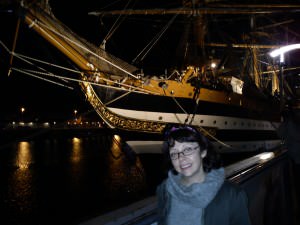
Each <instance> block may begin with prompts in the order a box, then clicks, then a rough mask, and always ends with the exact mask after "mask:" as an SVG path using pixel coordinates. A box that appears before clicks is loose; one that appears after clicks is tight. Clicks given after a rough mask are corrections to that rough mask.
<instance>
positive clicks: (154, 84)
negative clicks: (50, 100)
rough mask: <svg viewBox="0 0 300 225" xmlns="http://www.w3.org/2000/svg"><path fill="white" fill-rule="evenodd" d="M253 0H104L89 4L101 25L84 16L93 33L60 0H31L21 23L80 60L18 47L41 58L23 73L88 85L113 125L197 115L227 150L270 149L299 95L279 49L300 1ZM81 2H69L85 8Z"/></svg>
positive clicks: (146, 128)
mask: <svg viewBox="0 0 300 225" xmlns="http://www.w3.org/2000/svg"><path fill="white" fill-rule="evenodd" d="M91 2H93V1H91ZM105 2H106V3H107V5H104V4H105ZM237 2H238V1H237ZM253 2H254V1H249V2H247V3H246V2H245V1H242V3H230V2H229V1H216V0H202V1H200V0H195V1H185V0H183V1H162V2H159V3H157V4H155V2H152V1H135V2H134V3H133V2H132V1H125V2H122V1H121V2H120V1H119V2H116V3H113V2H111V1H103V2H102V3H96V2H95V1H94V2H93V4H91V5H89V8H87V9H86V11H85V13H86V16H88V18H89V19H88V21H92V20H94V23H93V24H97V27H91V24H90V23H87V21H85V20H82V21H81V23H80V24H77V25H78V26H81V27H85V29H87V28H88V29H93V30H97V32H96V34H97V35H93V36H92V35H90V34H89V35H83V34H85V33H84V31H83V30H82V31H81V32H78V31H79V30H80V29H77V31H76V32H75V31H74V30H76V29H74V28H73V29H71V28H70V26H67V25H66V24H67V23H65V24H64V23H63V22H62V19H58V18H59V17H58V16H56V12H59V7H62V8H64V7H63V6H59V1H54V5H52V2H51V1H41V2H39V1H22V2H20V5H19V6H18V7H17V8H18V10H17V15H18V17H19V18H20V21H21V23H22V22H23V23H22V24H27V29H28V30H32V31H33V32H36V33H37V34H39V35H40V36H41V37H43V38H44V39H45V40H46V42H48V43H50V44H51V46H53V47H55V48H56V49H57V50H58V52H60V53H62V54H63V55H64V56H65V58H66V60H68V61H71V62H72V65H73V67H72V68H70V67H69V68H66V67H62V66H60V65H56V64H54V63H53V62H51V61H49V62H46V61H42V60H39V59H35V58H32V57H25V56H24V55H22V54H18V53H17V48H16V49H14V48H13V49H12V50H11V51H10V52H11V53H13V54H12V55H13V56H14V58H16V57H17V58H18V59H22V60H23V61H25V62H28V64H31V65H32V64H33V63H32V62H34V65H37V64H39V66H36V67H35V69H32V70H22V69H18V70H17V71H16V72H19V73H27V74H28V73H30V74H32V75H33V76H35V77H38V78H40V79H43V80H47V81H51V80H54V79H55V80H56V81H55V83H59V82H64V81H68V82H73V83H75V84H76V85H79V86H80V88H81V91H82V93H83V94H84V96H85V98H86V101H88V102H89V104H90V105H91V106H92V107H93V109H94V110H95V112H96V113H97V115H99V117H100V118H101V119H102V120H103V121H104V123H105V124H106V126H107V127H109V128H111V129H117V130H121V131H128V132H139V133H144V134H161V133H162V132H163V130H164V128H165V126H166V125H167V124H168V123H176V124H188V125H193V126H196V127H197V128H198V129H199V130H201V131H202V132H203V133H204V134H205V135H207V136H208V137H209V138H210V139H211V140H212V141H213V143H214V144H215V145H216V147H217V148H218V149H219V150H220V151H224V152H232V151H260V150H262V149H267V150H268V149H272V148H276V147H278V146H279V145H280V144H281V141H280V138H279V137H278V135H277V132H276V129H277V128H278V126H279V124H280V121H281V112H282V110H283V108H284V106H285V104H286V102H287V101H288V100H290V99H291V98H293V96H294V94H295V93H294V90H293V88H292V87H290V86H289V83H288V82H287V81H286V80H285V79H283V78H282V74H283V73H295V72H296V71H297V70H298V68H286V67H283V66H282V65H280V63H278V59H277V58H272V57H270V54H269V53H270V51H272V50H274V49H276V48H280V47H281V46H282V45H284V44H285V43H287V42H286V41H287V39H286V35H285V34H286V32H284V29H282V28H283V27H286V26H289V25H291V26H292V25H293V23H294V22H295V21H291V19H289V18H288V16H291V15H295V14H297V13H299V9H300V7H299V6H298V5H296V4H295V5H293V4H272V3H271V2H267V3H259V4H258V3H257V4H254V3H253ZM60 4H63V3H60ZM76 4H77V3H74V5H76ZM97 4H98V5H97ZM73 7H74V8H72V7H70V6H69V7H68V8H65V9H66V10H75V9H76V11H79V9H78V8H75V6H73ZM60 10H61V14H60V17H61V18H63V17H62V14H63V13H62V11H63V10H62V9H60ZM79 16H80V15H79ZM68 17H69V16H68ZM67 21H72V18H68V20H67ZM73 25H74V24H73ZM280 29H281V31H282V32H278V30H280ZM275 30H276V31H277V32H276V33H275V34H274V31H275ZM79 33H80V35H79ZM297 35H299V34H297ZM297 35H296V34H295V37H296V36H297ZM290 36H291V37H290V38H289V40H294V39H293V34H292V33H290ZM290 42H292V41H290ZM2 45H3V46H4V44H3V43H2ZM35 48H38V46H35ZM16 60H17V59H14V61H16ZM58 70H60V72H59V73H58V72H57V71H58ZM298 71H299V70H298ZM62 74H64V75H62Z"/></svg>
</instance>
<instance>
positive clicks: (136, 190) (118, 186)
mask: <svg viewBox="0 0 300 225" xmlns="http://www.w3.org/2000/svg"><path fill="white" fill-rule="evenodd" d="M121 143H122V140H121V138H120V137H119V136H117V135H114V136H113V137H112V145H111V147H110V149H109V153H110V154H109V155H108V160H107V162H108V164H107V166H108V170H107V173H108V174H107V176H106V177H107V180H106V186H107V187H109V188H110V191H109V193H110V195H111V197H112V198H119V199H121V200H122V199H124V201H126V199H129V198H134V197H137V196H138V195H143V194H144V193H145V191H146V190H147V185H146V179H145V171H144V169H143V166H142V163H141V161H140V159H139V158H138V157H136V158H135V160H132V158H131V156H130V154H131V153H130V152H124V151H122V144H121Z"/></svg>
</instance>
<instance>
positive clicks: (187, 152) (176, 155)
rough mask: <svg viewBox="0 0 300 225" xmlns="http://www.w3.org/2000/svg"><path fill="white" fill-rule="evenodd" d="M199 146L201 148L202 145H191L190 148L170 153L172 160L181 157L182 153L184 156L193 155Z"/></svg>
mask: <svg viewBox="0 0 300 225" xmlns="http://www.w3.org/2000/svg"><path fill="white" fill-rule="evenodd" d="M198 148H200V147H199V146H197V147H194V148H192V147H189V148H185V149H183V151H182V152H172V153H170V158H171V159H172V160H176V159H178V158H179V156H180V154H182V155H183V156H189V155H192V154H194V152H195V151H196V150H197V149H198Z"/></svg>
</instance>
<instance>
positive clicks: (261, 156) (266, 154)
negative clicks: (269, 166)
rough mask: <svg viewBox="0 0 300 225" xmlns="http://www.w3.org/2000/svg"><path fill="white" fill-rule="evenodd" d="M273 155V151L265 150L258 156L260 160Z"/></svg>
mask: <svg viewBox="0 0 300 225" xmlns="http://www.w3.org/2000/svg"><path fill="white" fill-rule="evenodd" d="M274 156H275V155H274V152H265V153H262V154H261V155H260V156H259V158H260V159H261V160H268V159H271V158H273V157H274Z"/></svg>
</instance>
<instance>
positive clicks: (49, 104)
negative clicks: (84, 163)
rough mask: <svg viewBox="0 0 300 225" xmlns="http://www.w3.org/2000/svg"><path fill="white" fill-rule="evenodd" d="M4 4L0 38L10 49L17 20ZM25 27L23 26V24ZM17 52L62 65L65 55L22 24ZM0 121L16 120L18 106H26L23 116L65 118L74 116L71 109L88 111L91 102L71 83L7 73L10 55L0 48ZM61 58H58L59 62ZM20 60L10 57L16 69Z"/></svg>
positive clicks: (0, 22)
mask: <svg viewBox="0 0 300 225" xmlns="http://www.w3.org/2000/svg"><path fill="white" fill-rule="evenodd" d="M6 9H10V7H7V8H6V7H3V8H2V9H1V13H0V27H1V30H2V31H1V33H0V40H1V41H3V42H4V43H5V45H7V47H8V48H10V49H12V43H13V38H14V35H15V29H16V24H17V20H16V19H15V16H14V15H13V14H12V13H10V12H8V11H6ZM25 26H26V25H25ZM16 52H18V53H22V54H24V55H27V56H31V57H34V58H39V59H41V60H46V61H49V62H52V63H56V64H59V65H63V64H64V63H63V62H64V60H65V59H64V58H63V57H62V56H61V55H60V54H57V51H56V50H54V49H53V48H52V47H51V46H50V45H49V44H48V43H47V42H45V41H44V40H43V39H42V38H40V37H39V36H38V35H36V34H35V33H34V31H30V32H28V29H24V24H22V23H21V27H20V30H19V36H18V41H17V46H16ZM0 57H1V58H0V87H1V88H0V102H1V109H0V121H1V122H3V121H11V120H18V119H19V118H20V114H21V113H20V108H21V107H25V109H26V111H25V113H24V118H25V117H27V118H28V119H35V120H36V119H39V120H40V121H42V120H48V119H50V120H61V121H65V120H68V119H70V118H72V117H73V115H74V113H73V112H74V109H76V110H78V112H79V113H84V114H88V112H89V111H90V110H91V107H90V105H89V104H88V102H87V101H85V99H84V95H83V93H82V92H81V91H80V89H79V87H78V86H77V85H75V83H73V86H74V87H75V89H74V90H70V89H67V88H65V87H61V86H58V85H55V84H51V83H49V82H45V81H42V80H39V79H36V78H33V77H31V76H28V75H25V74H22V73H18V72H16V71H13V72H12V73H11V74H10V76H8V69H9V57H10V56H9V55H8V53H7V52H6V51H5V50H4V48H3V47H2V46H1V48H0ZM60 60H61V61H60ZM18 63H19V60H18V59H17V58H14V59H13V65H12V66H13V67H16V68H18V66H19V64H18ZM61 75H64V74H61Z"/></svg>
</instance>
